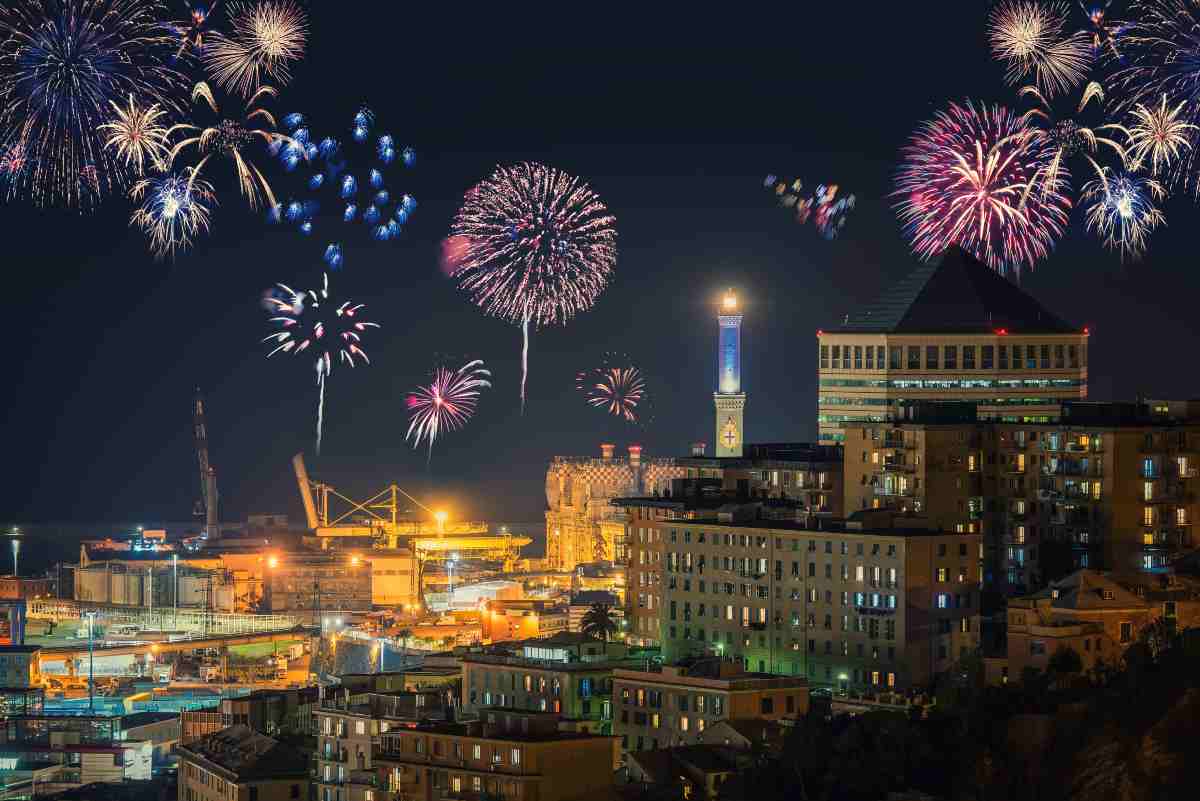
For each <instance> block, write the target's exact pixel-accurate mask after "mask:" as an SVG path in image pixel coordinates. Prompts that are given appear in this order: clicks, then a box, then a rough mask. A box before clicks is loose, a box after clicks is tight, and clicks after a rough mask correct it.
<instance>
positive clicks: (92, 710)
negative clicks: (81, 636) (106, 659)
mask: <svg viewBox="0 0 1200 801" xmlns="http://www.w3.org/2000/svg"><path fill="white" fill-rule="evenodd" d="M83 614H84V616H85V617H86V618H87V619H88V714H92V715H94V714H96V677H95V673H94V671H93V668H94V666H95V653H94V651H93V647H92V639H93V636H94V634H95V630H96V612H95V610H92V611H89V612H84V613H83Z"/></svg>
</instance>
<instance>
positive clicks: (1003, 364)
mask: <svg viewBox="0 0 1200 801" xmlns="http://www.w3.org/2000/svg"><path fill="white" fill-rule="evenodd" d="M1000 369H1001V370H1007V369H1008V345H1001V346H1000Z"/></svg>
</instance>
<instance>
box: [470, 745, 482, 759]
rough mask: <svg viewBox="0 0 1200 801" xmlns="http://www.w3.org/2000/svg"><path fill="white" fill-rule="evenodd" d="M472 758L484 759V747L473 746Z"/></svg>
mask: <svg viewBox="0 0 1200 801" xmlns="http://www.w3.org/2000/svg"><path fill="white" fill-rule="evenodd" d="M471 758H472V759H483V746H481V745H479V744H478V743H476V744H475V745H473V746H471Z"/></svg>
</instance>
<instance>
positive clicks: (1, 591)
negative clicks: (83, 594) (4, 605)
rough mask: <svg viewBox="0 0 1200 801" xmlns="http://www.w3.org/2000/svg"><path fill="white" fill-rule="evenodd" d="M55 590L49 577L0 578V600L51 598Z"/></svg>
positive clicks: (52, 580) (54, 585)
mask: <svg viewBox="0 0 1200 801" xmlns="http://www.w3.org/2000/svg"><path fill="white" fill-rule="evenodd" d="M56 589H57V586H56V583H55V580H54V579H53V578H50V577H37V578H30V577H27V576H0V599H4V600H16V599H18V598H24V599H27V600H28V599H32V598H53V597H55V595H54V594H55V591H56Z"/></svg>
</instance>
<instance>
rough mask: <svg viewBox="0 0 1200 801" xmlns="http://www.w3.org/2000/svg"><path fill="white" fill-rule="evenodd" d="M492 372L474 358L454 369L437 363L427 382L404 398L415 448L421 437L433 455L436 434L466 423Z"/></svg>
mask: <svg viewBox="0 0 1200 801" xmlns="http://www.w3.org/2000/svg"><path fill="white" fill-rule="evenodd" d="M491 377H492V374H491V372H490V371H488V370H487V369H486V368H484V366H483V361H482V360H480V359H475V360H474V361H470V362H467V363H466V364H465V365H463V366H462V367H460V368H458V369H457V370H451V369H449V368H447V367H438V368H437V369H436V370H434V371H433V380H432V381H430V383H429V384H428V385H424V386H420V387H417V388H416V389H415V390H414V391H413V392H411V393H410V394H409V395H408V397H407V398H406V399H405V405H406V406H407V407H408V413H409V420H408V431H407V433H405V435H404V439H405V441H408V440H412V444H413V449H414V450H415V449H416V448H417V447H419V446H420V444H421V442H422V441H424V442H425V443H426V445H427V446H428V448H429V457H428V458H432V456H433V443H434V441H435V440H437V438H438V437H439V436H441V435H442V434H444V433H447V432H450V431H457V430H458V429H460V428H462V427H463V426H464V425H466V424H467V421H469V420H470V419H471V418H472V417H473V416H474V415H475V408H476V406H477V405H478V403H479V393H480V391H481V390H483V389H486V388H488V387H490V386H491V385H492V383H491V381H490V379H491Z"/></svg>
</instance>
